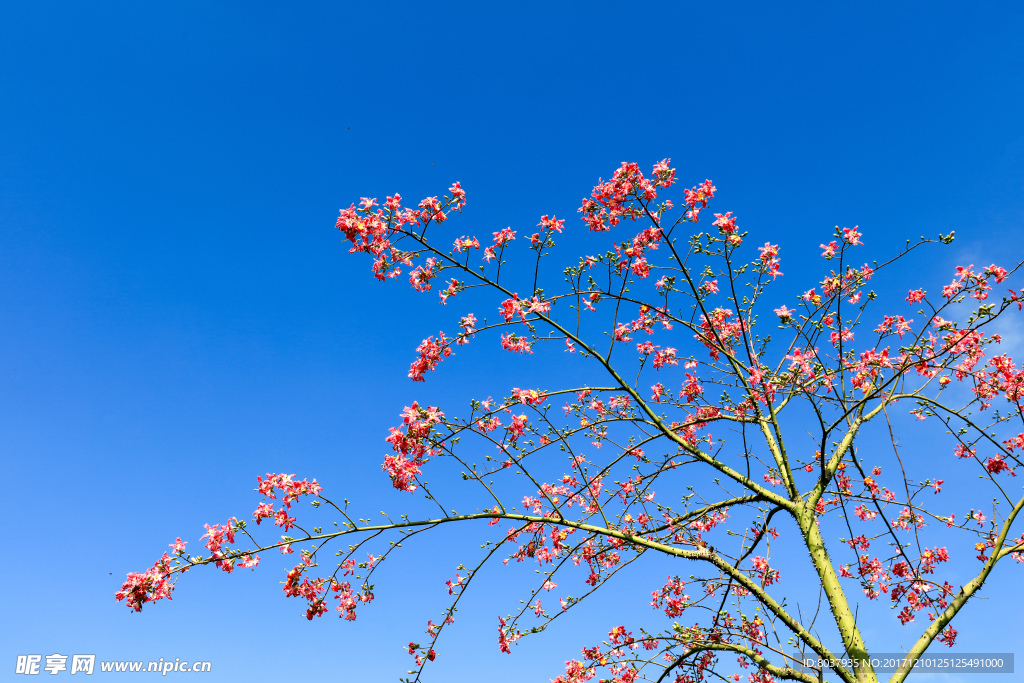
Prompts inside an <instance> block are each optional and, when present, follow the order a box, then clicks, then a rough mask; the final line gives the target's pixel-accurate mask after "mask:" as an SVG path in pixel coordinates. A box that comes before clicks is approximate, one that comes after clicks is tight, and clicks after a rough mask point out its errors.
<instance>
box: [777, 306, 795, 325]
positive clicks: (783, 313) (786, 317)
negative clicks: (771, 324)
mask: <svg viewBox="0 0 1024 683" xmlns="http://www.w3.org/2000/svg"><path fill="white" fill-rule="evenodd" d="M774 312H775V315H777V316H779V318H780V319H781V321H782V322H784V323H786V322H789V321H790V320H791V319H792V318H793V313H795V312H796V311H791V310H789V309H788V308H786V307H785V306H779V307H778V308H776V309H775V311H774Z"/></svg>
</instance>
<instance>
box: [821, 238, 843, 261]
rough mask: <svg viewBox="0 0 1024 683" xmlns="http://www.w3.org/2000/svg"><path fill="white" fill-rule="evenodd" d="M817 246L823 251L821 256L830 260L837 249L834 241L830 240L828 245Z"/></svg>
mask: <svg viewBox="0 0 1024 683" xmlns="http://www.w3.org/2000/svg"><path fill="white" fill-rule="evenodd" d="M818 246H819V247H821V248H822V249H823V251H822V252H821V255H822V256H824V257H825V258H832V257H833V256H834V255H835V253H836V249H837V248H838V247H839V245H838V243H836V241H835V240H832V241H831V242H829V243H828V244H819V245H818Z"/></svg>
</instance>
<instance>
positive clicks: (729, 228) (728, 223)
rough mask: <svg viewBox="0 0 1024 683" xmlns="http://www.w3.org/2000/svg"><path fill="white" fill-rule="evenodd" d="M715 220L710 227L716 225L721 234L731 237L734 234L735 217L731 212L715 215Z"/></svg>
mask: <svg viewBox="0 0 1024 683" xmlns="http://www.w3.org/2000/svg"><path fill="white" fill-rule="evenodd" d="M715 218H716V220H715V222H714V223H712V225H717V226H718V229H719V230H721V231H722V233H724V234H726V235H731V234H733V233H734V232H736V217H735V216H733V215H732V211H727V212H726V213H725V215H722V214H720V213H716V214H715Z"/></svg>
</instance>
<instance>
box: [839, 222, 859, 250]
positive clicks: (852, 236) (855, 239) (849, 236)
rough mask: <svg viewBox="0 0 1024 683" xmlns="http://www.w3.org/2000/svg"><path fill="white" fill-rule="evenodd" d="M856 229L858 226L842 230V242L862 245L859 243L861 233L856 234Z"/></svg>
mask: <svg viewBox="0 0 1024 683" xmlns="http://www.w3.org/2000/svg"><path fill="white" fill-rule="evenodd" d="M836 227H838V226H836ZM857 227H858V226H856V225H855V226H853V227H852V228H843V241H844V242H846V243H847V244H850V245H857V244H863V243H862V242H861V241H860V238H861V235H862V234H863V233H859V232H857Z"/></svg>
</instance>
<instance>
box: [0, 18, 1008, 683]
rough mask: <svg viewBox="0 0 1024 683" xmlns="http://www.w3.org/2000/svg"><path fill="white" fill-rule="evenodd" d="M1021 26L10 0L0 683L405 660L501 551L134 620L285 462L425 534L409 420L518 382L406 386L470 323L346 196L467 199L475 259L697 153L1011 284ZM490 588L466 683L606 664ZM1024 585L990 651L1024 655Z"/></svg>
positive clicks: (762, 188) (0, 242)
mask: <svg viewBox="0 0 1024 683" xmlns="http://www.w3.org/2000/svg"><path fill="white" fill-rule="evenodd" d="M1021 35H1024V10H1022V6H1021V5H1020V4H1019V3H1011V2H1005V3H959V4H952V3H935V2H929V3H876V4H869V3H848V4H846V5H842V6H841V5H839V4H837V3H805V4H803V5H795V4H793V5H790V6H789V7H782V6H781V5H777V4H765V3H699V4H698V3H656V2H649V3H640V4H637V5H634V6H632V7H628V6H627V5H626V4H624V3H605V2H587V3H553V2H545V3H504V4H498V3H462V4H460V3H404V4H403V3H383V2H372V3H324V2H304V3H265V2H253V3H235V4H229V3H222V2H216V3H170V4H168V3H162V4H161V3H128V2H106V3H71V2H50V3H39V2H34V3H28V2H22V3H13V2H3V3H0V458H2V462H3V471H4V473H5V476H6V480H7V487H6V488H7V493H6V505H5V509H6V510H7V514H6V519H7V520H8V524H7V531H6V533H7V535H8V538H7V540H6V542H4V544H3V545H4V550H3V552H2V553H0V585H2V586H3V588H2V589H0V614H3V615H4V618H3V619H2V620H0V679H2V680H7V677H8V676H10V677H11V678H14V677H13V675H11V673H10V672H12V671H13V667H14V659H15V655H16V654H25V653H39V654H50V653H53V652H60V653H63V654H70V653H95V654H97V655H98V656H99V658H100V659H140V660H141V659H155V658H157V657H164V658H171V659H173V658H174V657H181V658H182V659H207V660H211V661H213V663H214V668H215V670H216V672H217V673H216V674H214V675H212V676H206V677H204V680H211V681H212V680H218V681H233V680H243V678H244V679H245V680H250V681H278V680H297V679H298V677H299V675H300V672H301V673H302V674H303V675H306V674H308V675H309V676H310V677H311V679H312V680H361V681H378V680H380V681H390V680H395V679H396V678H397V677H398V676H399V675H400V674H401V673H402V672H404V670H405V667H406V666H407V665H408V663H409V658H408V656H407V655H405V654H404V652H403V650H402V649H401V645H402V643H406V642H408V641H409V640H411V639H413V638H414V637H417V636H418V634H419V633H420V632H421V630H422V627H423V624H424V623H425V621H426V619H427V618H434V617H435V616H436V614H437V612H438V611H439V610H440V609H441V606H442V602H443V598H445V597H447V596H446V595H445V594H443V593H442V591H441V589H440V583H441V582H443V580H444V578H447V577H448V576H450V575H451V573H452V570H453V566H452V564H453V563H452V561H451V558H452V557H455V556H456V555H453V554H451V553H463V552H464V555H458V559H460V560H461V559H463V558H471V557H472V550H473V548H474V546H473V544H472V542H471V541H470V542H468V543H465V542H460V541H459V539H456V538H446V539H445V541H444V543H443V544H442V546H441V547H440V548H438V549H436V550H425V548H424V547H422V546H421V549H424V550H425V552H423V553H422V554H420V555H419V559H417V560H415V561H413V555H412V554H410V555H407V557H406V564H405V565H404V568H403V569H402V570H401V571H399V570H398V567H397V563H396V566H395V567H393V571H392V573H391V574H389V575H388V577H389V578H388V581H391V582H393V583H392V585H397V584H402V585H407V586H410V587H412V588H413V589H415V590H416V591H419V593H418V594H416V595H412V596H410V597H408V598H407V599H403V600H401V601H399V600H396V599H394V598H395V595H396V591H394V590H392V589H388V588H386V587H385V582H383V581H382V583H381V587H380V588H379V590H378V596H379V598H378V603H377V604H375V605H374V606H373V608H372V609H367V610H364V612H363V613H362V615H361V616H360V618H359V621H358V622H356V623H355V624H350V623H344V622H340V620H338V619H336V618H335V619H330V618H325V619H323V620H321V621H318V622H315V623H312V624H310V623H308V622H306V620H305V619H304V618H303V617H302V614H301V613H302V609H301V605H299V604H294V601H291V600H286V599H284V598H283V596H282V594H281V591H280V584H279V583H278V582H279V581H281V580H282V579H283V572H282V571H281V567H283V566H284V563H283V562H280V561H278V562H276V563H274V562H268V563H267V564H266V566H261V567H260V568H259V570H257V571H256V572H254V573H248V572H236V574H235V575H233V576H227V575H224V574H222V573H218V572H214V571H203V572H195V573H193V574H192V575H190V576H187V577H185V579H186V580H184V581H182V583H181V584H180V587H179V589H178V591H177V597H176V598H175V599H174V601H173V603H170V604H166V603H164V604H159V605H155V606H153V608H152V609H147V610H146V612H144V613H143V614H142V615H137V614H131V613H129V611H128V610H127V609H126V608H125V607H124V606H123V605H122V604H118V603H116V602H114V600H113V597H112V596H113V592H114V591H115V590H116V589H117V587H118V586H119V585H120V583H121V581H122V580H123V577H124V574H125V573H126V572H127V571H130V570H139V569H142V568H144V567H146V566H148V565H149V564H151V563H152V561H153V559H155V557H157V556H158V555H159V553H160V552H162V550H163V549H164V548H165V547H166V544H167V543H168V542H170V541H172V540H173V539H174V537H175V536H178V535H181V536H183V537H185V538H186V540H190V541H191V542H192V543H193V545H197V544H198V542H197V539H198V536H199V535H200V533H201V531H202V524H203V523H204V522H214V521H217V522H219V521H223V520H225V519H226V518H227V517H228V516H230V515H238V516H242V515H243V514H246V513H247V512H248V511H250V510H251V509H252V508H254V507H255V502H256V497H255V494H253V493H252V491H251V489H252V488H253V486H254V485H255V476H256V475H257V474H262V473H265V472H268V471H275V472H276V471H286V472H294V473H296V474H298V475H299V476H300V477H307V476H308V477H317V478H318V479H319V480H320V481H321V483H323V484H324V486H325V487H327V490H328V491H329V492H333V493H336V494H342V495H348V496H349V497H350V498H351V499H352V500H353V502H354V504H358V505H361V506H363V507H364V509H365V510H366V512H368V513H375V512H376V511H377V510H380V509H382V508H385V507H387V508H389V509H396V508H398V507H399V506H401V505H402V504H404V503H405V499H404V498H403V497H402V496H401V494H399V493H397V492H395V491H393V490H392V489H391V488H390V485H389V482H388V481H387V478H386V477H385V476H384V475H383V474H382V473H381V472H380V462H381V460H382V456H383V453H384V451H385V444H384V443H383V437H384V436H385V435H386V432H387V427H388V426H391V425H392V424H394V423H395V422H396V419H397V415H398V413H399V411H400V410H401V408H402V407H403V406H404V405H407V404H408V403H409V402H410V401H411V400H413V399H416V398H418V399H419V400H420V401H422V402H429V403H442V402H446V401H447V402H448V403H450V404H452V405H453V406H455V405H458V406H462V405H465V402H466V401H467V400H468V398H469V395H468V394H467V390H466V388H465V387H467V386H472V387H473V388H474V390H476V389H477V388H478V387H479V391H480V392H482V393H483V395H487V394H493V395H495V396H499V395H504V394H505V393H506V392H507V391H508V389H509V388H510V386H512V385H513V382H514V381H515V378H516V374H515V372H514V369H509V368H504V367H503V368H499V369H496V368H493V367H489V366H485V365H482V364H480V363H473V362H470V361H467V362H465V363H462V364H457V363H453V364H452V365H451V367H446V368H445V373H444V374H443V376H442V373H435V375H436V376H431V377H430V380H431V381H430V382H428V384H427V386H423V385H416V386H414V385H412V384H411V383H410V382H409V381H408V379H407V378H406V372H407V370H408V365H409V362H410V360H411V359H412V353H413V349H414V348H415V346H416V344H417V343H418V342H419V340H420V339H422V338H423V337H425V336H427V335H428V334H432V333H436V332H437V330H438V329H440V328H441V327H442V326H445V327H446V328H449V329H450V327H451V320H449V319H445V318H443V317H438V316H439V314H440V309H439V308H435V307H434V306H433V302H431V306H430V307H425V306H423V305H422V301H423V300H422V299H416V298H413V296H412V295H411V293H410V292H409V291H408V288H407V287H404V286H390V287H389V286H379V285H378V284H377V283H376V282H375V281H373V280H372V279H371V278H370V277H369V276H368V265H367V263H366V262H365V261H364V260H362V259H356V258H354V257H352V256H350V255H349V254H348V253H347V249H346V248H345V247H344V246H343V245H342V244H341V238H340V236H339V235H338V233H337V232H336V231H334V230H333V223H334V218H335V216H336V215H337V211H338V209H339V208H341V207H347V206H348V205H349V204H350V203H351V202H353V201H357V200H358V198H359V197H360V196H379V197H383V196H384V195H385V194H387V193H393V192H395V191H399V192H401V193H402V194H403V195H404V196H406V197H422V196H426V195H435V194H439V193H442V192H443V191H444V188H446V187H448V185H449V184H450V183H451V182H452V181H454V180H459V181H461V182H462V184H463V185H464V186H465V187H466V188H467V190H468V192H469V206H468V207H467V213H466V214H465V216H464V217H462V218H460V219H459V220H460V221H461V222H462V225H464V226H465V227H466V229H465V232H467V233H468V232H470V231H471V228H472V231H475V232H477V233H481V234H482V233H485V232H489V231H490V230H492V229H495V230H496V229H500V228H501V227H504V226H505V225H512V226H521V227H523V228H525V227H531V226H533V225H535V224H536V222H537V220H538V217H539V216H540V215H541V214H544V213H556V214H559V215H564V216H565V217H567V218H569V219H570V223H571V222H572V221H574V220H575V218H574V216H573V213H574V210H575V208H576V207H577V206H578V205H579V199H580V197H582V196H584V195H585V194H586V193H587V192H588V191H589V188H590V187H591V186H592V184H593V182H594V181H595V180H596V179H597V177H598V176H604V177H607V176H608V175H609V174H610V172H611V171H612V170H613V169H614V168H615V167H617V166H618V163H619V162H620V161H623V160H630V161H638V162H640V163H641V165H642V166H643V167H648V165H649V164H650V163H652V162H654V161H656V160H658V159H661V158H662V157H666V156H670V157H672V159H673V163H674V166H675V167H676V168H677V169H678V175H679V178H680V182H682V183H683V184H686V185H691V184H695V183H698V182H700V181H702V180H703V179H704V178H711V179H713V180H714V181H715V184H716V185H717V186H718V187H719V188H720V195H719V196H720V200H719V201H720V203H719V204H718V209H719V210H721V209H723V208H727V209H730V210H732V211H734V212H736V214H737V215H739V216H741V217H742V219H743V225H744V227H745V228H746V229H749V230H756V231H757V235H758V236H760V235H764V236H765V237H764V239H769V238H770V239H772V241H773V242H780V243H782V244H783V245H784V248H786V246H787V245H796V244H798V243H799V244H804V243H810V242H813V245H812V246H816V245H817V243H818V242H819V241H827V239H826V238H827V234H828V232H829V231H830V230H831V227H832V226H833V225H836V224H839V225H853V224H859V225H861V226H862V227H863V228H864V231H865V234H866V235H867V236H868V238H869V239H870V241H871V242H870V243H871V247H872V248H877V249H878V251H876V252H873V254H872V258H875V257H880V256H881V255H882V254H883V253H885V250H886V249H892V248H895V247H897V246H899V245H900V244H902V242H903V241H904V240H905V239H908V238H916V237H917V236H919V235H924V234H928V235H934V234H935V233H937V232H940V231H941V232H948V231H949V230H950V229H955V230H956V232H957V235H958V238H959V239H958V242H957V245H956V246H955V247H954V249H955V250H956V251H955V252H943V253H942V255H941V257H937V261H935V262H927V261H926V262H919V266H921V267H925V266H932V265H934V266H935V267H936V268H949V267H951V265H952V264H953V263H954V262H956V261H957V260H958V259H959V258H960V257H961V256H962V257H963V258H964V259H965V260H967V259H977V260H974V262H976V263H978V262H981V261H984V262H985V263H986V264H987V263H989V262H990V261H991V260H993V259H997V258H1000V259H1001V260H1004V261H1005V260H1008V259H1007V258H1006V255H1007V254H1010V255H1014V253H1015V252H1016V253H1015V255H1016V256H1017V257H1019V256H1020V255H1021V254H1020V253H1019V252H1020V247H1019V245H1020V244H1021V237H1022V227H1021V226H1022V221H1021V219H1022V214H1024V194H1022V190H1024V123H1022V122H1024V115H1022V110H1024V78H1022V75H1021V74H1022V73H1024V41H1022V40H1021ZM492 226H493V227H492ZM819 235H820V236H819ZM808 253H810V252H808ZM784 258H785V252H784ZM784 263H786V261H785V260H784ZM790 263H792V264H793V265H792V266H791V270H792V275H793V276H794V279H795V276H799V274H800V273H801V267H800V265H799V264H797V263H795V262H792V261H791V262H790ZM784 270H785V271H786V273H787V276H790V275H791V271H790V270H787V269H785V268H784ZM945 272H946V271H945V270H943V271H942V273H943V275H942V277H943V278H945ZM449 308H450V307H449ZM445 313H446V314H447V313H452V314H454V312H453V311H445ZM481 358H483V356H481ZM487 387H491V388H487ZM456 401H457V402H458V403H457V404H456V403H455V402H456ZM413 550H415V549H413ZM278 565H281V566H280V567H279V566H278ZM1004 573H1005V572H1004ZM1018 573H1019V572H1018ZM489 580H490V581H491V583H490V584H489V588H488V590H487V591H486V592H481V593H480V594H479V597H478V598H477V599H475V600H474V601H473V603H472V604H473V606H471V607H467V608H466V609H465V610H463V611H462V612H461V613H460V614H462V617H461V622H462V623H461V624H460V625H461V628H460V629H457V630H456V631H455V632H454V633H453V634H452V635H453V636H454V637H453V638H451V639H449V640H448V641H447V643H446V644H445V646H444V647H445V650H444V651H443V652H442V657H441V658H440V659H439V660H438V661H437V662H436V663H435V666H434V668H433V674H434V675H433V677H432V680H435V681H442V680H443V681H448V682H456V681H480V680H494V681H498V680H526V679H530V680H548V679H549V678H550V677H552V676H554V675H556V674H557V673H559V670H560V665H561V662H562V661H563V660H564V659H566V658H569V657H571V656H573V655H575V654H576V653H577V652H578V648H579V647H580V646H582V645H584V644H589V642H590V641H592V640H594V638H593V637H592V634H591V635H586V636H584V635H580V633H583V632H584V631H587V628H588V624H582V625H580V626H579V628H580V631H579V632H577V631H574V630H573V629H563V630H561V631H558V632H555V633H551V634H550V637H549V638H545V639H538V640H535V641H534V643H532V644H528V643H524V645H523V647H521V648H519V650H518V651H517V652H516V654H515V655H514V656H513V657H511V658H509V657H506V656H504V655H500V654H499V653H498V652H497V648H496V643H495V633H494V630H495V629H494V622H495V615H497V614H499V613H500V614H505V613H506V612H507V611H508V610H509V609H510V608H512V607H514V606H515V604H516V601H517V600H518V599H519V597H520V596H519V595H518V594H513V593H511V592H509V591H508V588H509V586H508V585H507V584H506V583H505V582H506V580H508V581H510V582H512V583H515V582H514V581H513V580H512V579H510V578H508V577H503V576H501V574H500V572H499V573H498V574H497V575H496V576H495V577H494V578H493V579H489ZM517 585H518V584H517ZM1011 587H1019V583H1014V582H1013V581H1011V577H1007V576H1003V577H1001V578H997V579H995V581H994V586H993V588H992V589H991V591H990V592H989V593H988V595H987V596H986V597H988V598H995V599H990V600H988V601H987V605H986V608H991V609H993V610H995V611H994V612H992V613H990V614H994V615H995V617H992V616H986V614H985V612H984V611H983V610H981V609H979V610H977V611H975V612H971V613H969V614H967V615H966V617H965V619H964V622H965V623H966V624H967V626H965V627H964V628H962V629H961V632H962V633H963V640H962V649H964V650H965V651H966V650H971V649H975V650H989V651H991V650H1002V651H1008V650H1013V649H1014V648H1015V646H1016V645H1018V644H1019V642H1020V640H1019V636H1016V635H1013V634H1014V632H1015V630H1016V632H1017V633H1019V632H1020V629H1021V628H1022V627H1024V624H1022V622H1021V617H1020V616H1019V615H1014V614H1013V610H1012V609H1011V608H1010V606H1012V604H1013V603H1012V602H1010V603H1009V605H1008V604H1007V601H1005V600H1001V599H1000V591H1001V590H1002V591H1005V590H1008V589H1010V588H1011ZM649 590H650V588H649V587H646V586H644V587H641V588H640V589H639V592H638V593H637V596H636V597H637V599H638V600H640V604H641V606H643V595H644V594H645V593H646V592H648V591H649ZM1016 590H1018V592H1017V600H1018V602H1017V606H1018V607H1019V588H1017V589H1016ZM628 592H629V591H628V590H626V589H623V595H624V596H625V595H626V593H628ZM624 599H625V598H624ZM616 609H617V608H616ZM624 609H625V608H624ZM629 609H632V608H629ZM612 611H613V612H614V611H615V610H612ZM642 613H644V614H646V611H643V612H642ZM608 618H609V619H611V620H616V619H617V618H618V617H617V616H616V615H615V614H613V616H610V617H608ZM610 625H615V624H607V625H606V624H605V622H604V621H601V622H600V623H599V624H598V626H600V627H602V628H604V630H607V626H610ZM590 630H593V629H590ZM600 631H601V628H598V629H597V631H594V633H598V632H600ZM587 633H589V631H587ZM1018 666H1024V662H1020V663H1019V664H1018ZM64 675H66V674H64ZM920 680H926V679H925V678H924V677H922V678H921V679H920ZM935 680H940V679H938V678H936V679H935ZM947 680H949V679H947Z"/></svg>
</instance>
